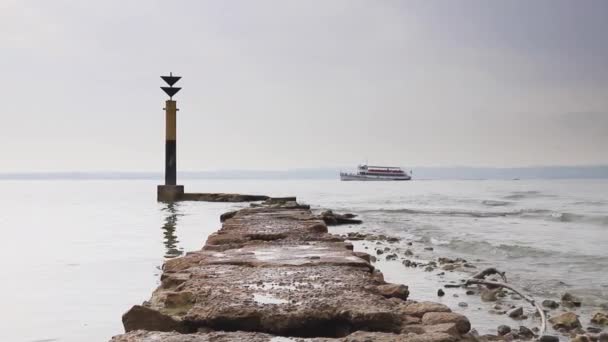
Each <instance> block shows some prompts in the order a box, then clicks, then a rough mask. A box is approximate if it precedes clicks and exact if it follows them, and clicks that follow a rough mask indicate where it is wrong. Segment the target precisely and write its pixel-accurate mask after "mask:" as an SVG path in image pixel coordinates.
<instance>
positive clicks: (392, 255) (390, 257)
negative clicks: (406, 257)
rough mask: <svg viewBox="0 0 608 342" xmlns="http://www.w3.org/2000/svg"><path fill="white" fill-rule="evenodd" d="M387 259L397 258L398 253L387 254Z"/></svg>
mask: <svg viewBox="0 0 608 342" xmlns="http://www.w3.org/2000/svg"><path fill="white" fill-rule="evenodd" d="M386 260H389V261H390V260H397V254H395V253H392V254H389V255H387V256H386Z"/></svg>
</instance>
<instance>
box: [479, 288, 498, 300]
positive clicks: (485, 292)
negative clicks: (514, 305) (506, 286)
mask: <svg viewBox="0 0 608 342" xmlns="http://www.w3.org/2000/svg"><path fill="white" fill-rule="evenodd" d="M497 292H498V289H492V290H491V289H487V288H483V289H482V290H481V300H482V301H484V302H495V301H496V300H497V298H496V293H497Z"/></svg>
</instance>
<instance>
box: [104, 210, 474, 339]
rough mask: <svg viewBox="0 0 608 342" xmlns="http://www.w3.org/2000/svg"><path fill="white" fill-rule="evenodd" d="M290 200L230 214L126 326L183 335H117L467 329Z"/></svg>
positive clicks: (395, 334) (456, 332)
mask: <svg viewBox="0 0 608 342" xmlns="http://www.w3.org/2000/svg"><path fill="white" fill-rule="evenodd" d="M291 202H292V201H284V204H283V205H277V203H268V206H264V207H257V208H248V209H243V210H240V211H237V212H232V213H230V214H227V215H224V218H223V219H224V223H223V225H222V228H221V229H220V230H219V231H218V232H216V233H214V234H212V235H211V236H210V237H209V239H208V240H207V243H206V245H205V247H204V248H203V250H201V251H197V252H191V253H188V254H187V255H185V256H184V257H181V258H176V259H171V260H169V261H167V262H166V263H165V265H164V266H163V275H162V277H161V285H160V286H159V287H158V289H156V290H155V291H154V293H153V294H152V297H151V299H150V300H149V301H147V302H145V303H144V304H143V305H141V306H138V305H136V306H134V307H133V308H132V309H130V310H129V311H128V312H127V313H125V315H124V316H123V323H124V326H125V330H126V331H134V330H147V331H177V332H181V333H186V334H175V333H174V334H160V333H147V332H133V333H131V334H127V335H123V336H119V337H115V338H114V339H113V341H121V342H122V341H175V342H178V341H211V340H213V341H223V340H224V339H225V340H231V341H233V340H234V341H239V339H241V340H243V341H244V340H247V341H258V340H259V341H267V340H269V339H270V338H271V336H270V335H275V336H289V337H318V338H321V337H324V338H325V339H314V340H311V341H364V340H373V341H454V340H459V339H460V338H461V335H462V334H464V333H466V332H467V331H468V329H469V327H470V324H469V323H468V320H467V319H466V317H464V316H462V315H459V314H455V313H450V310H449V308H447V307H445V306H443V305H441V304H436V303H430V302H425V303H414V302H411V301H408V300H407V297H408V294H409V292H408V289H407V286H404V285H399V284H387V283H386V282H385V281H384V280H383V277H382V274H381V273H379V272H378V271H376V270H374V268H373V266H371V265H370V264H369V262H368V260H369V256H368V255H365V254H364V253H356V254H355V253H353V252H352V245H350V244H348V243H345V242H344V240H343V239H342V238H340V237H338V236H334V235H331V234H328V233H327V226H326V224H325V223H324V222H323V220H321V219H320V218H318V217H316V216H314V215H313V214H312V213H311V211H310V210H309V209H306V208H303V207H301V206H297V205H296V206H294V205H293V203H291ZM200 330H203V331H206V332H207V333H203V334H200V333H199V334H194V333H195V332H197V331H200ZM220 331H247V332H260V333H265V334H270V335H264V334H250V333H249V334H248V333H244V332H240V333H236V332H233V333H220ZM382 333H384V334H382ZM155 334H156V335H155ZM222 334H224V335H222ZM362 334H363V335H365V334H372V335H373V336H371V335H370V336H363V335H362ZM357 336H360V338H359V337H357ZM329 338H341V339H337V340H335V339H329Z"/></svg>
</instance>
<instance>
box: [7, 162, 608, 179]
mask: <svg viewBox="0 0 608 342" xmlns="http://www.w3.org/2000/svg"><path fill="white" fill-rule="evenodd" d="M347 169H348V168H343V169H340V168H309V169H291V170H283V171H274V170H219V171H184V172H179V173H178V177H179V178H181V179H193V180H195V179H200V180H238V179H242V180H246V179H256V180H263V179H265V180H315V179H316V180H323V179H326V180H329V179H338V174H339V172H340V170H347ZM407 169H410V168H407ZM411 170H413V179H414V180H531V179H534V180H539V179H608V165H597V166H544V167H519V168H482V167H412V168H411ZM162 178H163V176H162V172H121V171H87V172H81V171H63V172H27V171H26V172H4V173H2V172H0V180H53V179H54V180H148V179H149V180H160V179H162Z"/></svg>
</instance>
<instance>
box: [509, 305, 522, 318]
mask: <svg viewBox="0 0 608 342" xmlns="http://www.w3.org/2000/svg"><path fill="white" fill-rule="evenodd" d="M523 314H524V308H522V307H521V306H520V307H518V308H515V309H511V310H509V311H507V315H508V316H509V317H511V318H520V317H521V316H522V315H523Z"/></svg>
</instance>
